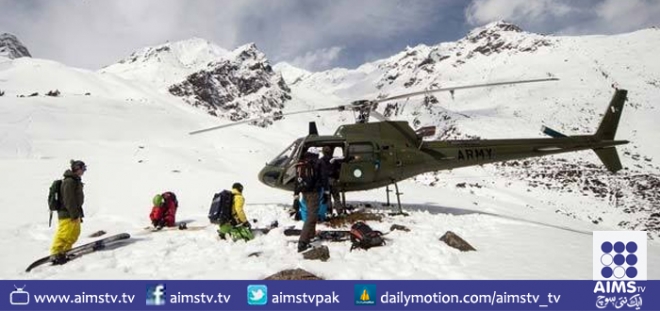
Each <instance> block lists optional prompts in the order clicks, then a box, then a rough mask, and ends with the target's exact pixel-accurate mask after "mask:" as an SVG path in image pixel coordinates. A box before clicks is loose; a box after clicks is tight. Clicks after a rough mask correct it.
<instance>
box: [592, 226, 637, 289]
mask: <svg viewBox="0 0 660 311" xmlns="http://www.w3.org/2000/svg"><path fill="white" fill-rule="evenodd" d="M646 254H647V245H646V232H644V231H595V232H594V233H593V280H594V281H598V283H596V287H595V288H594V293H607V294H612V293H628V294H633V293H639V292H643V291H644V289H645V287H643V286H636V285H635V281H646V278H647V262H646V260H647V258H646Z"/></svg>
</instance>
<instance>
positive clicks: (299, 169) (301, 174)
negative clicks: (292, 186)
mask: <svg viewBox="0 0 660 311" xmlns="http://www.w3.org/2000/svg"><path fill="white" fill-rule="evenodd" d="M314 163H315V162H314V161H313V160H310V159H301V160H300V161H298V163H296V187H297V188H298V190H299V191H301V192H309V191H314V179H315V176H314V175H315V174H314Z"/></svg>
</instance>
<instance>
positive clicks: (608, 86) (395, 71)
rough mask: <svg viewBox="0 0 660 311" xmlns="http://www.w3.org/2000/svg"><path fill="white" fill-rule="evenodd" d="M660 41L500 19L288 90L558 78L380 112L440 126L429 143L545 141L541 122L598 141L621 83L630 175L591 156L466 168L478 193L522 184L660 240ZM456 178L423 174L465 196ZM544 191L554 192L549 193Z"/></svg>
mask: <svg viewBox="0 0 660 311" xmlns="http://www.w3.org/2000/svg"><path fill="white" fill-rule="evenodd" d="M659 43H660V31H659V30H658V29H654V28H652V29H645V30H640V31H637V32H633V33H629V34H622V35H616V36H585V37H559V36H546V35H539V34H534V33H528V32H525V31H523V30H522V29H520V28H519V27H517V26H516V25H513V24H510V23H507V22H502V21H500V22H494V23H490V24H488V25H485V26H483V27H479V28H476V29H474V30H472V31H471V32H470V33H468V34H467V35H466V36H465V37H464V38H463V39H461V40H458V41H457V42H446V43H441V44H438V45H434V46H426V45H419V46H415V47H409V48H407V49H406V50H405V51H402V52H401V53H398V54H396V55H394V56H392V57H389V58H386V59H382V60H378V61H375V62H372V63H368V64H364V65H362V66H360V67H359V68H356V69H352V70H349V69H332V70H329V71H324V72H317V73H313V74H311V75H307V76H304V77H303V78H302V79H301V81H299V82H298V83H297V84H295V85H294V86H292V88H293V90H294V96H295V94H296V93H301V90H314V91H318V92H324V93H326V94H328V95H331V96H336V97H338V98H340V99H343V100H344V102H348V101H351V100H356V99H369V98H382V97H385V96H391V95H397V94H402V93H408V92H413V91H419V90H425V89H435V88H439V87H449V86H458V85H469V84H480V83H487V82H498V81H510V80H523V79H532V78H545V77H558V78H559V79H560V81H558V82H548V83H535V84H527V85H514V86H505V87H493V88H485V89H473V90H465V91H460V90H459V91H456V93H455V94H453V95H452V94H450V93H435V94H432V95H426V96H420V97H411V98H408V99H406V100H400V101H393V102H385V103H383V104H381V105H380V107H379V108H378V111H380V112H381V113H383V114H384V115H385V116H388V117H391V118H393V119H402V120H408V121H410V122H411V125H413V126H414V127H415V128H419V127H421V126H428V125H433V126H436V127H437V129H438V131H437V134H436V136H435V137H432V138H431V139H465V138H471V139H474V138H482V139H489V138H491V139H495V138H506V137H510V138H522V137H544V135H543V134H542V133H541V132H540V131H539V128H540V127H541V125H546V126H549V127H551V128H553V129H556V130H558V131H559V132H562V133H565V134H567V135H576V134H592V133H594V131H595V129H596V128H597V126H598V122H600V120H601V117H602V115H603V113H604V112H605V108H606V106H607V103H609V100H610V98H611V96H612V95H613V92H614V89H613V88H612V86H613V85H614V86H617V87H621V88H625V89H627V90H629V94H628V98H629V101H628V102H627V104H626V106H625V108H624V112H623V119H622V123H621V124H620V127H619V131H618V134H617V138H619V139H628V140H630V141H631V143H630V144H628V145H625V146H623V147H620V148H619V150H620V156H621V157H622V161H623V163H624V167H625V168H626V169H625V170H624V171H621V172H619V173H617V174H611V173H609V172H608V171H606V170H605V169H604V168H603V167H602V165H601V163H600V161H599V160H598V159H597V157H596V156H595V154H593V153H592V152H591V151H589V152H586V151H585V152H579V153H573V154H564V155H559V156H554V157H548V158H542V159H530V160H527V161H522V162H521V161H514V162H511V163H503V164H495V165H487V166H484V167H477V168H466V169H461V170H460V171H471V172H472V173H473V174H474V175H477V176H484V178H480V179H477V180H478V182H476V183H473V184H478V185H480V187H481V186H483V185H486V187H499V186H506V187H508V186H507V185H510V184H512V183H520V187H521V189H524V190H523V191H525V192H529V193H530V195H532V194H536V195H537V197H544V196H545V198H544V199H542V200H541V202H540V204H543V205H546V206H555V212H556V213H558V214H564V215H567V216H568V217H575V218H578V219H583V220H585V221H591V222H594V223H601V222H607V223H609V224H611V225H614V226H619V227H620V228H625V229H635V230H648V231H651V232H655V234H654V235H657V233H660V187H658V185H660V176H659V175H658V173H659V172H660V161H659V159H658V158H657V157H656V156H655V155H657V154H658V152H660V147H659V146H658V145H657V144H656V143H655V141H656V140H657V135H658V133H659V132H660V126H659V125H658V124H657V123H656V122H655V121H653V120H655V119H657V118H659V117H660V112H659V111H658V106H657V102H658V101H659V100H660V75H658V72H660V62H658V61H657V56H656V55H657V53H658V48H657V46H658V44H659ZM287 70H288V71H291V69H290V68H287ZM333 117H335V118H336V116H329V118H333ZM343 120H348V119H343ZM453 179H455V178H454V173H453V172H438V173H435V174H429V176H420V177H419V178H417V180H419V181H420V182H424V183H426V184H429V185H433V186H436V187H452V186H455V187H458V189H464V188H463V187H464V186H465V183H462V182H453V181H448V180H453ZM500 179H501V180H500ZM498 184H501V185H498ZM539 188H544V189H546V190H551V195H547V196H546V194H541V192H539V191H537V190H538V189H539ZM477 189H479V188H477ZM466 190H468V191H474V190H475V189H474V187H473V188H470V187H469V186H468V187H467V189H466ZM477 191H481V190H477ZM576 200H578V201H579V202H580V203H576ZM593 206H600V207H601V208H598V209H594V208H593Z"/></svg>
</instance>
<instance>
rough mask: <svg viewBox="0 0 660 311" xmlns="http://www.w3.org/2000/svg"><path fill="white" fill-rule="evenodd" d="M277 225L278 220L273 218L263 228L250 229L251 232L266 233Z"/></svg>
mask: <svg viewBox="0 0 660 311" xmlns="http://www.w3.org/2000/svg"><path fill="white" fill-rule="evenodd" d="M279 226H280V224H279V222H278V221H277V220H275V221H273V222H271V223H270V225H268V226H267V227H265V228H252V229H250V230H252V232H253V233H262V234H268V232H270V230H273V229H275V228H278V227H279Z"/></svg>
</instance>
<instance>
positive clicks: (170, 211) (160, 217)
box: [149, 191, 179, 228]
mask: <svg viewBox="0 0 660 311" xmlns="http://www.w3.org/2000/svg"><path fill="white" fill-rule="evenodd" d="M159 197H160V198H159ZM153 201H154V206H153V207H152V208H151V213H150V214H149V219H151V223H152V224H153V225H154V227H157V228H162V227H173V226H175V225H176V210H177V208H178V207H179V202H178V200H177V198H176V195H175V194H174V193H172V192H169V191H168V192H165V193H163V194H158V195H156V196H155V197H154V200H153Z"/></svg>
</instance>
